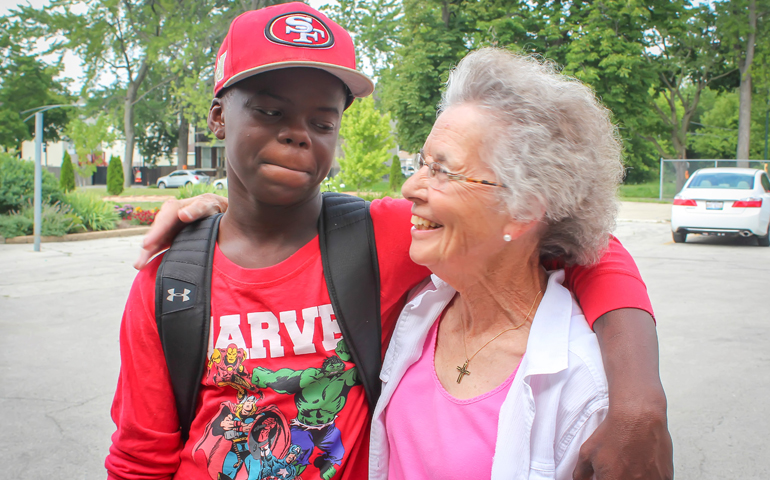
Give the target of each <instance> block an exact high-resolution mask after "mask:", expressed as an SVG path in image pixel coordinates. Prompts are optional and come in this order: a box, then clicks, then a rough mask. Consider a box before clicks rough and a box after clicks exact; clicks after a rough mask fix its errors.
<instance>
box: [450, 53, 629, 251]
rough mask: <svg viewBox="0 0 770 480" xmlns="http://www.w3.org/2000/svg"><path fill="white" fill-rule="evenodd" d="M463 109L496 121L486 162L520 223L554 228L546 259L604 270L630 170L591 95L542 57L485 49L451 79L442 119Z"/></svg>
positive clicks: (545, 241) (545, 242) (544, 244)
mask: <svg viewBox="0 0 770 480" xmlns="http://www.w3.org/2000/svg"><path fill="white" fill-rule="evenodd" d="M461 104H472V105H475V106H477V107H479V108H481V111H482V112H484V113H488V114H489V116H490V119H491V120H492V121H491V122H490V124H491V125H490V126H491V128H490V129H489V130H488V134H487V135H488V137H487V138H486V139H485V142H484V145H485V150H486V151H485V152H480V153H481V158H482V159H484V160H486V161H487V162H488V163H489V166H490V167H491V168H492V170H493V171H494V172H495V174H496V175H497V180H498V181H499V182H501V183H504V184H505V185H506V186H507V187H508V188H499V189H496V190H498V193H499V194H500V195H501V196H502V200H503V201H504V204H505V205H506V206H507V208H508V210H509V212H510V213H511V215H512V216H513V217H514V218H515V219H517V220H521V221H528V220H533V219H537V218H541V219H542V221H543V222H544V223H546V224H547V225H548V228H547V230H546V232H545V234H544V236H543V238H542V240H541V256H544V257H553V256H559V257H562V258H564V259H565V260H566V261H567V262H568V263H578V264H591V263H595V262H596V261H598V260H599V258H600V257H601V254H602V253H603V252H604V250H605V249H606V248H607V244H608V242H609V238H610V232H612V230H613V228H614V226H615V215H616V214H617V200H616V193H617V188H618V185H619V183H620V181H621V179H622V178H623V162H622V148H621V144H620V141H619V137H618V133H617V129H616V128H615V126H614V125H613V124H612V122H611V121H610V112H609V110H607V108H605V107H604V106H602V105H601V104H600V103H599V101H598V100H597V98H596V95H594V92H593V91H592V90H591V88H589V87H588V86H586V85H584V84H583V83H581V82H580V81H578V80H576V79H574V78H570V77H568V76H566V75H562V74H560V73H559V72H558V71H557V70H556V68H555V67H554V66H553V65H552V64H550V63H547V62H542V61H540V60H538V59H537V58H534V57H532V56H522V55H517V54H514V53H511V52H509V51H507V50H503V49H499V48H482V49H480V50H477V51H475V52H472V53H470V54H468V55H467V56H466V57H465V58H464V59H463V60H462V61H461V62H460V63H459V64H458V65H457V67H456V68H455V69H454V70H453V71H452V72H451V74H450V75H449V80H448V82H447V88H446V91H445V92H444V95H443V98H442V101H441V105H440V107H439V112H442V111H444V110H446V109H447V108H449V107H452V106H457V105H461ZM495 127H497V128H495Z"/></svg>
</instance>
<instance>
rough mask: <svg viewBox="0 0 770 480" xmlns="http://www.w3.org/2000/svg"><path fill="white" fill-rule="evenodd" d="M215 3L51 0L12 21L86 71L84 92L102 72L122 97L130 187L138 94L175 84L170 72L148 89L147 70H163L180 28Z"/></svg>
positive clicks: (179, 37)
mask: <svg viewBox="0 0 770 480" xmlns="http://www.w3.org/2000/svg"><path fill="white" fill-rule="evenodd" d="M216 3H217V2H215V1H213V0H212V1H205V0H191V1H189V2H178V1H175V0H152V1H133V2H129V1H124V0H95V1H92V2H82V1H80V0H52V1H51V2H50V5H48V6H47V7H46V8H44V9H39V10H38V9H35V8H32V7H19V9H18V10H17V15H16V16H17V18H18V20H19V23H20V24H22V25H24V27H25V29H26V31H27V33H28V35H29V36H32V37H35V38H42V39H45V40H50V41H51V44H52V47H51V49H50V52H51V53H52V52H62V51H70V52H72V53H74V54H75V55H77V56H78V57H79V58H80V59H81V61H82V62H83V66H84V69H85V72H86V84H85V86H84V88H83V90H84V91H83V92H82V93H84V94H86V93H87V92H88V91H90V90H92V89H94V88H95V86H96V85H98V83H99V81H100V80H103V79H104V73H105V72H109V73H110V74H111V75H110V77H111V78H112V79H114V80H112V81H113V84H112V88H113V90H114V92H115V93H118V92H120V95H121V100H122V117H123V121H122V126H123V136H124V140H125V145H126V147H125V152H124V156H123V158H124V162H125V164H124V165H123V170H124V177H125V178H126V181H127V182H128V181H129V180H130V178H131V164H132V161H133V157H134V144H135V140H136V131H135V118H134V117H135V106H136V104H137V103H138V102H140V101H141V99H142V95H145V94H147V93H148V92H150V91H151V90H153V89H155V88H159V87H160V86H162V85H165V84H167V83H169V82H170V81H171V80H172V79H173V74H171V73H169V74H167V75H160V76H159V77H158V80H157V83H155V84H154V85H146V84H145V81H146V80H147V79H148V76H149V73H150V70H151V69H152V68H154V67H155V66H156V65H158V69H159V71H162V69H163V68H165V67H161V66H160V65H162V64H163V63H165V60H166V59H163V57H164V56H166V57H173V56H174V52H175V51H176V50H178V48H179V47H180V45H182V44H183V43H184V35H183V32H184V28H185V27H186V26H189V25H190V24H193V23H195V22H196V21H200V19H201V18H205V17H206V16H207V15H208V13H209V11H208V10H205V8H204V9H201V8H199V7H202V6H204V7H205V6H210V7H212V8H213V7H214V6H215V5H214V4H216ZM161 59H163V60H164V61H163V62H161ZM142 92H144V93H142Z"/></svg>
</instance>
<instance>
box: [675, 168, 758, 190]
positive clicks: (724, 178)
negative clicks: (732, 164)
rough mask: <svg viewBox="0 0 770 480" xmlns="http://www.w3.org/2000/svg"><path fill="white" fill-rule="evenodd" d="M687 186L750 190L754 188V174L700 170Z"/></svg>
mask: <svg viewBox="0 0 770 480" xmlns="http://www.w3.org/2000/svg"><path fill="white" fill-rule="evenodd" d="M687 188H732V189H736V190H751V189H752V188H754V175H750V174H747V173H730V172H701V173H698V174H697V175H696V176H695V178H693V179H692V182H690V185H688V186H687Z"/></svg>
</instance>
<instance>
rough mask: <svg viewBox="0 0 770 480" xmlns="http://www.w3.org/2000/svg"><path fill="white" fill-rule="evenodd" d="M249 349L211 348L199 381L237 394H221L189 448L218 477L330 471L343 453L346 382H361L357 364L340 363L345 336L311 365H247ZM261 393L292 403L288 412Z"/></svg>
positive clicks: (268, 477) (325, 475)
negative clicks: (341, 419)
mask: <svg viewBox="0 0 770 480" xmlns="http://www.w3.org/2000/svg"><path fill="white" fill-rule="evenodd" d="M247 357H248V354H247V351H246V350H244V349H242V348H238V347H237V346H236V345H235V344H229V345H228V346H227V347H226V348H217V349H214V350H213V351H212V353H211V355H210V358H209V362H208V365H207V371H206V379H205V383H206V384H207V385H216V386H218V387H221V388H226V389H228V390H230V389H232V390H234V391H233V394H234V397H235V398H234V400H235V401H226V402H222V404H221V405H220V408H219V411H218V412H217V414H216V416H215V417H214V418H212V419H211V421H210V422H209V423H208V424H207V426H206V429H205V432H204V434H203V437H202V438H201V439H200V440H199V441H198V443H197V444H196V445H195V447H194V449H193V454H194V455H196V454H197V453H198V452H202V453H203V454H204V455H205V458H206V463H207V469H208V472H209V475H211V478H212V479H216V480H278V479H281V480H284V479H294V478H297V479H299V478H303V479H316V478H320V479H327V480H328V479H331V478H334V476H335V474H336V473H337V471H338V469H339V467H340V465H341V464H342V462H343V458H344V456H345V446H344V444H343V435H342V433H341V431H340V430H339V428H338V427H337V424H336V422H337V419H338V416H339V415H340V414H341V413H342V412H343V410H344V408H345V405H346V403H347V399H348V394H349V392H350V390H351V388H353V387H354V386H357V385H361V381H360V379H359V377H358V370H357V368H356V367H355V366H352V367H348V366H347V365H346V364H345V362H350V361H351V355H350V352H349V351H348V348H347V345H346V343H345V341H344V340H342V339H340V341H339V342H338V343H337V345H336V348H335V350H334V355H332V356H329V357H325V358H324V359H323V360H322V361H321V364H320V365H318V366H317V367H309V368H303V369H292V368H279V369H277V370H270V369H268V368H265V367H262V366H254V367H253V368H251V369H249V366H248V364H249V363H254V364H257V365H259V364H261V363H263V362H249V361H248V358H247ZM265 393H267V394H268V395H271V396H272V398H275V397H279V398H280V399H281V400H283V403H288V402H290V403H289V404H293V407H294V408H292V409H290V410H291V413H290V414H289V415H284V412H283V411H282V410H281V409H279V408H278V407H277V406H276V405H275V404H271V403H267V404H266V401H265ZM276 403H280V402H276ZM286 411H288V409H286ZM295 412H296V413H295ZM287 418H290V420H288V421H287ZM300 475H302V476H300Z"/></svg>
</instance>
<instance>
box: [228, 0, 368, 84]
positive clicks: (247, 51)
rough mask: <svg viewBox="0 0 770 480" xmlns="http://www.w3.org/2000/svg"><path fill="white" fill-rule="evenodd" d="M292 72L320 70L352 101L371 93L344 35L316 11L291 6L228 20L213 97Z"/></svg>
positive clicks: (300, 6)
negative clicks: (268, 74) (271, 75)
mask: <svg viewBox="0 0 770 480" xmlns="http://www.w3.org/2000/svg"><path fill="white" fill-rule="evenodd" d="M291 67H310V68H319V69H321V70H325V71H327V72H329V73H331V74H332V75H334V76H336V77H337V78H339V79H340V80H342V82H343V83H345V85H347V87H348V88H349V89H350V92H351V93H352V94H353V96H355V97H365V96H367V95H369V94H371V93H372V92H373V91H374V83H373V82H372V80H371V79H370V78H369V77H367V76H366V75H364V74H363V73H361V72H359V71H357V70H356V52H355V48H354V47H353V40H352V39H351V38H350V35H349V34H348V32H346V31H345V29H343V28H342V27H340V26H339V25H337V24H336V23H334V22H333V21H331V20H329V18H328V17H326V15H324V14H322V13H321V12H319V11H318V10H315V9H314V8H312V7H310V6H308V5H305V4H304V3H300V2H293V3H284V4H282V5H274V6H272V7H267V8H263V9H260V10H251V11H248V12H246V13H243V14H241V15H239V16H238V17H237V18H236V19H235V20H233V23H231V24H230V30H229V31H228V32H227V36H226V37H225V40H224V41H223V42H222V46H221V47H219V53H218V54H217V63H216V70H215V73H214V82H215V83H214V96H217V95H219V93H220V92H221V91H222V89H223V88H226V87H229V86H230V85H233V84H235V83H236V82H239V81H241V80H243V79H244V78H248V77H251V76H253V75H257V74H260V73H264V72H269V71H271V70H278V69H282V68H291Z"/></svg>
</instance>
